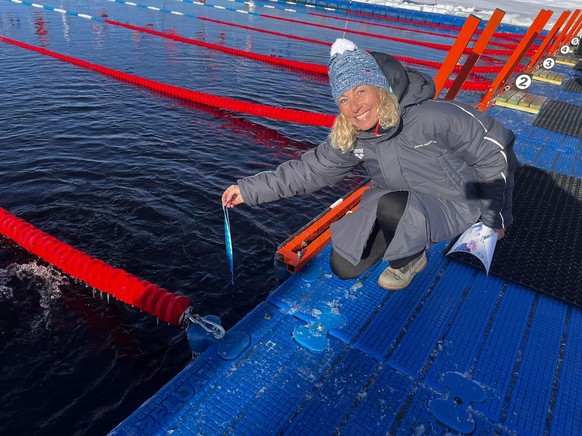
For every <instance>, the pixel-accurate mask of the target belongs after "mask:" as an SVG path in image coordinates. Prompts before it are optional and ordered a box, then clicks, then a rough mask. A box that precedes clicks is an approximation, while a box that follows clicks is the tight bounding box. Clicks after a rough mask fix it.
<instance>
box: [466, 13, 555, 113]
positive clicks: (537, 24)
mask: <svg viewBox="0 0 582 436" xmlns="http://www.w3.org/2000/svg"><path fill="white" fill-rule="evenodd" d="M552 13H553V12H552V11H548V10H546V9H542V10H541V11H540V13H539V14H538V16H537V17H536V19H535V20H534V22H533V23H532V25H531V26H530V28H529V29H528V31H527V33H526V34H525V35H524V37H523V38H522V40H521V41H520V43H519V44H518V45H517V47H516V48H515V51H514V52H513V54H512V55H511V56H510V57H509V59H508V61H507V63H506V64H505V66H504V67H503V68H502V70H501V71H500V72H499V74H498V75H497V77H496V78H495V79H494V80H493V83H491V87H490V88H489V91H487V92H486V93H485V95H484V96H483V98H482V99H481V102H480V103H479V104H477V105H476V107H477V109H479V110H485V109H486V108H487V107H488V106H489V104H490V103H491V99H492V98H493V97H494V96H495V95H496V93H497V91H498V90H499V89H503V86H504V85H505V83H506V82H507V80H509V78H510V77H511V75H512V74H513V72H514V71H515V68H516V67H517V66H518V65H519V63H520V62H521V60H522V59H523V57H524V56H525V54H526V53H527V51H528V49H529V47H530V46H531V45H532V43H533V41H534V40H535V39H536V38H537V37H538V35H539V34H540V32H541V31H542V29H543V28H544V26H545V25H546V23H547V22H548V20H549V19H550V17H551V16H552Z"/></svg>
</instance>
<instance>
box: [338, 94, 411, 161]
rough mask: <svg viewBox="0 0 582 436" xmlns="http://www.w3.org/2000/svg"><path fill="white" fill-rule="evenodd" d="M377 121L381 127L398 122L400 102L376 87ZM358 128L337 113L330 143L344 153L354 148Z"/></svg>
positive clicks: (385, 127) (392, 95)
mask: <svg viewBox="0 0 582 436" xmlns="http://www.w3.org/2000/svg"><path fill="white" fill-rule="evenodd" d="M378 95H379V97H378V122H379V123H380V127H382V128H383V129H389V128H391V127H394V126H396V125H398V123H399V122H400V104H399V103H398V99H397V98H396V96H395V95H394V94H392V93H391V92H390V91H388V90H387V89H384V88H378ZM359 131H360V130H359V129H358V128H357V127H355V126H354V125H353V124H352V123H350V122H349V121H348V119H347V118H346V117H344V116H343V114H341V113H340V114H339V115H338V116H337V117H336V119H335V122H334V123H333V127H332V128H331V145H332V147H334V148H338V149H340V150H341V151H343V152H344V153H348V152H350V151H352V150H353V149H354V145H355V143H356V135H357V134H358V133H359Z"/></svg>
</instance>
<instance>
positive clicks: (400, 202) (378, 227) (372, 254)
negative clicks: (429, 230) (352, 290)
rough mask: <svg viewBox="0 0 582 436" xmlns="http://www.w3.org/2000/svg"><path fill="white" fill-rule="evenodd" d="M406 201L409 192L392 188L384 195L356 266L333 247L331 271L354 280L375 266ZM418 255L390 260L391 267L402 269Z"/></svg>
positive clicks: (389, 239) (390, 240)
mask: <svg viewBox="0 0 582 436" xmlns="http://www.w3.org/2000/svg"><path fill="white" fill-rule="evenodd" d="M407 202H408V191H395V192H390V193H388V194H386V195H383V196H382V197H381V198H380V200H379V201H378V211H377V212H376V224H375V225H374V228H373V229H372V233H371V234H370V238H369V239H368V243H367V244H366V247H365V248H364V252H363V254H362V259H361V260H360V262H359V263H358V264H357V265H354V264H352V263H351V262H349V261H348V260H347V259H345V258H343V257H342V256H341V255H340V254H338V253H337V252H336V251H335V250H333V251H332V253H331V260H330V266H331V270H332V271H333V273H334V274H335V275H337V276H338V277H339V278H341V279H353V278H355V277H358V276H359V275H361V274H362V273H363V272H364V271H366V270H368V269H369V268H370V267H371V266H372V265H374V264H375V263H376V261H377V260H378V259H380V258H381V257H382V256H383V255H384V253H385V252H386V249H387V248H388V245H390V242H392V238H394V233H395V232H396V227H398V223H399V222H400V219H401V218H402V215H404V211H405V210H406V203H407ZM423 251H424V250H423ZM420 254H422V251H421V252H419V253H416V254H413V255H412V256H407V257H403V258H401V259H396V260H391V261H390V266H391V267H392V268H395V269H398V268H402V267H403V266H405V265H407V264H408V263H409V262H410V261H412V260H414V259H415V258H417V257H418V256H419V255H420Z"/></svg>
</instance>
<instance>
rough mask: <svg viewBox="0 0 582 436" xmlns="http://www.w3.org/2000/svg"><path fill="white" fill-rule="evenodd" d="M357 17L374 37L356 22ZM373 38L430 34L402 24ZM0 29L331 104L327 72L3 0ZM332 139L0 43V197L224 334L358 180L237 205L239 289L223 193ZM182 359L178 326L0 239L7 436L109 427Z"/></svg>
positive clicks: (248, 90) (138, 18)
mask: <svg viewBox="0 0 582 436" xmlns="http://www.w3.org/2000/svg"><path fill="white" fill-rule="evenodd" d="M39 3H40V4H43V5H49V6H53V7H59V8H62V9H65V10H67V11H74V12H79V13H84V14H89V15H92V16H96V17H97V16H102V17H105V16H107V17H108V18H110V19H112V20H116V21H120V22H128V23H131V24H134V25H136V26H142V27H150V28H153V29H155V30H161V31H172V32H176V33H178V34H179V35H181V36H186V37H190V38H196V39H200V40H204V41H208V42H212V43H215V44H223V45H226V46H228V47H233V48H237V49H241V50H249V51H253V52H256V53H261V54H270V55H272V56H280V57H283V58H287V59H295V60H300V61H305V62H312V63H319V64H327V61H328V56H329V47H328V46H327V45H320V44H313V43H309V42H304V41H297V40H293V39H288V38H283V37H279V36H274V35H268V34H264V33H261V32H256V31H252V30H249V29H241V28H236V27H231V26H226V25H219V24H216V23H209V22H205V21H201V20H199V19H196V18H193V17H184V16H178V15H175V14H170V13H164V12H160V11H153V10H147V9H144V8H139V7H135V6H131V5H128V4H123V3H115V2H110V1H105V0H97V1H88V0H87V1H74V2H73V1H66V0H63V1H55V0H46V1H44V0H43V1H40V2H39ZM144 3H146V2H145V1H144ZM147 4H148V5H150V6H157V7H160V8H168V9H171V10H179V11H183V12H186V13H190V14H193V15H196V16H200V17H202V16H204V17H209V18H213V19H218V20H223V21H227V22H230V23H238V24H243V25H246V26H251V27H254V28H263V29H270V30H274V31H278V32H282V33H288V34H294V35H300V36H302V37H307V38H314V39H318V40H322V41H327V42H333V40H335V38H337V37H339V36H342V32H340V31H337V30H329V29H322V28H318V27H309V26H304V25H299V24H294V23H285V22H279V21H276V20H272V19H266V18H264V17H259V16H256V15H244V14H241V13H238V12H233V11H225V10H218V9H216V8H211V7H209V5H206V6H202V5H194V4H191V3H186V2H180V1H148V2H147ZM217 4H221V5H224V6H226V7H235V6H236V8H238V9H244V10H249V8H250V10H251V11H255V12H256V13H261V14H265V13H269V14H272V15H279V16H285V17H289V18H293V19H300V20H306V21H310V22H313V23H325V24H327V25H334V26H339V27H342V28H343V27H345V25H346V23H345V22H343V21H341V18H342V17H344V15H341V14H337V15H335V17H336V18H338V17H339V18H340V19H339V20H337V19H336V20H334V21H330V20H331V19H330V18H322V17H317V16H309V15H307V14H306V13H305V9H302V8H301V7H296V9H297V10H298V11H301V12H298V13H296V14H295V15H290V13H289V12H284V11H282V10H280V9H277V8H275V9H264V8H262V4H261V3H257V4H256V5H255V6H248V5H245V4H242V3H240V4H239V3H237V4H236V5H235V4H233V3H232V2H226V1H218V2H217ZM317 12H319V13H321V12H322V11H321V10H319V11H317ZM325 13H326V14H328V15H332V14H331V13H330V12H325ZM358 26H359V29H360V30H363V31H376V32H380V30H378V29H376V28H373V27H369V26H366V25H357V24H353V23H351V24H350V28H358ZM381 32H383V33H385V34H388V35H394V36H398V37H403V38H406V37H409V38H411V39H418V38H422V36H418V35H416V34H415V33H414V32H412V31H410V32H408V31H402V30H390V29H383V30H381ZM0 35H2V36H5V37H8V38H12V39H15V40H18V41H22V42H25V43H28V44H31V45H35V46H40V47H44V48H46V49H49V50H52V51H55V52H58V53H62V54H66V55H68V56H73V57H76V58H80V59H83V60H86V61H89V62H93V63H96V64H100V65H104V66H106V67H109V68H114V69H118V70H121V71H124V72H128V73H132V74H136V75H139V76H143V77H146V78H149V79H153V80H158V81H160V82H164V83H168V84H172V85H176V86H180V87H184V88H187V89H192V90H196V91H202V92H206V93H211V94H215V95H220V96H226V97H230V98H236V99H241V100H246V101H253V102H258V103H264V104H269V105H274V106H279V107H287V108H296V109H304V110H309V111H313V112H318V113H334V112H335V110H336V108H335V105H334V103H333V102H332V100H331V97H330V95H329V89H328V84H327V80H326V78H325V77H319V76H315V75H310V74H305V73H300V72H295V71H292V70H288V69H284V68H279V67H275V66H270V65H266V64H263V63H260V62H255V61H251V60H248V59H244V58H239V57H236V56H230V55H227V54H224V53H219V52H216V51H212V50H208V49H205V48H200V47H197V46H193V45H189V44H184V43H179V42H174V41H171V40H168V39H164V38H160V37H157V36H151V35H147V34H145V33H142V32H139V31H130V30H127V29H124V28H121V27H116V26H112V25H109V24H105V23H102V22H98V21H95V20H89V19H87V18H82V17H75V16H71V15H64V14H60V13H57V12H53V11H48V10H44V9H40V8H35V7H32V6H30V5H25V4H16V3H13V2H10V1H8V0H0ZM347 36H348V37H352V39H353V40H355V41H356V42H357V43H358V44H359V45H361V46H363V47H365V48H370V49H376V50H378V49H383V50H387V51H389V52H392V53H394V54H401V55H405V56H413V57H417V58H423V59H432V60H439V59H440V60H442V59H443V58H444V56H445V54H446V53H445V52H435V51H429V50H424V51H423V49H422V46H421V44H417V45H406V46H403V45H401V44H400V45H398V44H396V43H392V42H390V41H385V40H384V41H383V40H373V39H365V38H364V37H359V36H357V35H356V36H350V35H347ZM426 38H429V39H430V41H432V42H435V40H437V42H439V41H438V40H440V39H441V38H437V37H434V36H430V37H429V36H426ZM441 42H442V43H448V44H452V40H451V39H446V38H442V41H441ZM427 72H429V73H431V74H434V73H435V71H431V70H428V71H427ZM326 134H327V131H326V129H323V128H319V127H309V126H304V125H294V124H291V123H284V122H279V121H273V120H268V119H264V118H253V117H248V116H244V115H239V114H232V113H228V112H225V111H221V110H217V109H212V108H208V107H204V106H200V105H195V104H191V103H188V102H185V101H181V100H178V99H174V98H169V97H167V96H164V95H160V94H157V93H154V92H151V91H149V90H146V89H143V88H140V87H138V86H136V85H132V84H129V83H125V82H121V81H118V80H116V79H113V78H110V77H106V76H103V75H100V74H99V73H96V72H94V71H90V70H87V69H83V68H80V67H77V66H74V65H70V64H68V63H65V62H62V61H59V60H56V59H53V58H50V57H47V56H44V55H42V54H39V53H36V52H32V51H28V50H25V49H23V48H19V47H16V46H13V45H10V44H7V43H4V42H0V147H1V148H0V155H1V159H0V186H1V188H0V189H1V190H0V192H1V195H0V207H2V208H4V209H6V210H8V211H10V212H11V213H13V214H14V215H17V216H18V217H20V218H22V219H24V220H26V221H28V222H30V223H32V224H33V225H35V226H36V227H37V228H39V229H41V230H43V231H45V232H47V233H49V234H51V235H52V236H54V237H56V238H58V239H60V240H62V241H64V242H66V243H68V244H70V245H72V246H73V247H75V248H77V249H79V250H82V251H84V252H86V253H88V254H90V255H92V256H95V257H97V258H99V259H101V260H104V261H105V262H108V263H109V264H111V265H113V266H115V267H118V268H122V269H124V270H126V271H128V272H130V273H132V274H134V275H136V276H138V277H140V278H142V279H145V280H148V281H150V282H152V283H155V284H157V285H159V286H161V287H163V288H165V289H168V290H170V291H172V292H176V293H179V294H183V295H186V296H188V297H189V298H190V300H191V301H192V305H193V308H194V313H198V314H201V315H206V314H215V315H218V316H220V317H221V319H222V322H223V325H224V326H225V327H227V328H228V327H231V326H232V325H233V324H235V323H236V322H237V321H238V320H240V319H241V318H242V317H243V316H244V315H245V314H246V313H247V312H249V311H250V310H251V309H252V308H253V307H255V306H256V304H257V303H258V302H260V301H262V300H264V299H265V297H266V296H267V295H268V293H269V292H270V291H272V290H273V289H274V288H275V287H276V285H277V279H276V275H275V270H274V267H273V256H274V253H275V251H276V248H277V246H278V244H280V243H281V242H283V241H284V240H285V239H286V238H287V237H288V236H289V235H290V234H292V233H293V232H295V231H296V230H298V229H299V228H300V227H301V226H303V225H304V224H305V223H307V222H308V221H310V220H311V219H312V218H313V217H314V216H315V215H317V214H318V213H320V212H321V211H322V210H324V209H325V208H326V207H327V206H329V205H330V204H331V203H332V202H333V201H335V200H336V199H337V198H338V197H340V196H341V195H343V194H344V193H345V192H347V191H348V190H349V189H351V188H352V187H353V186H355V185H357V183H359V181H360V180H361V176H360V175H355V176H354V177H352V178H350V179H348V180H346V181H345V182H343V183H342V184H340V185H339V186H337V187H335V188H333V189H332V188H329V189H325V190H323V191H321V192H319V193H317V194H315V195H310V196H305V197H301V198H296V199H290V200H283V201H280V202H276V203H272V204H269V205H264V206H261V207H257V208H249V207H247V206H241V207H238V208H237V209H235V210H233V211H232V212H231V214H230V219H231V230H232V238H233V244H234V263H235V268H236V280H235V284H234V285H231V284H230V271H229V266H228V261H227V257H226V254H225V246H224V233H223V214H222V208H221V204H220V196H221V193H222V192H223V190H224V189H225V188H226V187H227V186H229V185H230V184H232V183H234V182H235V180H236V178H238V177H242V176H245V175H250V174H254V173H256V172H258V171H263V170H267V169H272V168H274V167H275V166H276V165H277V164H278V163H280V162H282V161H285V160H287V159H290V158H296V157H298V156H300V155H301V153H302V152H304V151H305V150H307V149H309V148H312V147H314V146H315V145H316V144H317V143H318V142H319V141H320V140H322V139H323V138H324V137H325V135H326ZM191 357H192V356H191V352H190V350H189V348H188V344H187V341H186V339H185V334H184V331H182V330H181V329H179V328H178V327H174V326H169V325H165V324H160V323H158V322H157V320H156V319H154V318H153V317H151V316H150V315H148V314H145V313H141V312H140V311H139V310H137V309H133V308H130V307H127V306H126V305H124V304H123V303H120V302H117V301H114V300H113V299H108V298H107V296H105V295H101V294H100V293H99V292H95V291H94V290H93V289H90V288H88V287H87V286H86V285H84V284H82V283H80V282H78V281H77V280H75V279H73V278H71V277H69V276H67V275H65V274H63V273H61V272H59V271H58V270H56V269H54V268H52V267H50V266H48V265H47V264H46V263H44V262H43V261H41V260H39V259H38V258H36V257H35V256H32V255H31V254H29V253H27V252H25V251H24V250H22V249H20V248H19V247H18V246H16V245H14V244H13V243H12V242H11V241H9V240H7V239H6V238H3V237H0V367H1V371H0V386H1V389H0V434H6V435H19V434H23V435H25V434H26V435H29V434H35V435H39V434H47V435H48V434H58V435H72V434H105V433H107V432H108V431H109V430H111V429H112V428H113V427H114V426H115V425H117V424H118V423H119V422H120V421H122V420H123V419H124V418H126V417H127V416H128V415H129V414H130V413H131V412H133V411H134V410H135V409H136V408H137V407H138V406H139V405H140V404H142V403H143V402H144V401H145V400H147V399H148V398H149V397H150V396H151V395H153V394H154V393H155V392H156V391H157V390H158V389H159V388H161V387H162V386H163V385H164V383H166V382H167V381H168V380H169V379H171V378H172V377H173V376H175V375H176V374H177V373H178V372H179V371H180V370H181V369H182V368H183V367H184V366H185V365H186V364H187V363H188V362H189V360H190V359H191Z"/></svg>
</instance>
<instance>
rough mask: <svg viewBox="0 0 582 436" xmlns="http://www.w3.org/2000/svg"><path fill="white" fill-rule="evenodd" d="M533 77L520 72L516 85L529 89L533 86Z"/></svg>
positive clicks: (519, 87)
mask: <svg viewBox="0 0 582 436" xmlns="http://www.w3.org/2000/svg"><path fill="white" fill-rule="evenodd" d="M531 82H532V78H531V75H529V74H525V73H524V74H520V75H519V76H517V79H515V86H516V87H517V89H527V88H529V87H530V86H531Z"/></svg>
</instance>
